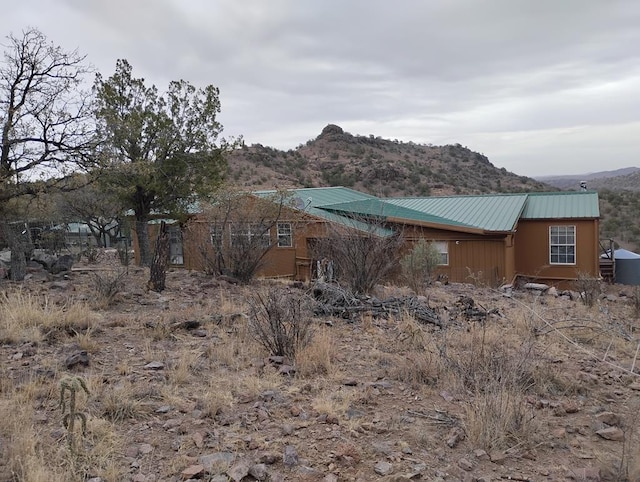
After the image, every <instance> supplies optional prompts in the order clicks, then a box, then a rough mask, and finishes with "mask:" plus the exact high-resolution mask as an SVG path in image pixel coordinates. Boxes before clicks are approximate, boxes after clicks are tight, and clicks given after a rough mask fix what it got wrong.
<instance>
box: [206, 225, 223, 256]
mask: <svg viewBox="0 0 640 482" xmlns="http://www.w3.org/2000/svg"><path fill="white" fill-rule="evenodd" d="M209 234H210V235H211V245H212V246H213V247H214V248H215V250H216V251H222V245H223V241H224V226H223V225H222V224H212V225H211V226H209Z"/></svg>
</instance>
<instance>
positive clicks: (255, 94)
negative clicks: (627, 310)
mask: <svg viewBox="0 0 640 482" xmlns="http://www.w3.org/2000/svg"><path fill="white" fill-rule="evenodd" d="M8 14H9V17H8V19H7V18H5V22H4V25H5V28H8V30H7V31H6V33H7V34H8V33H9V32H10V31H13V32H14V33H15V32H17V31H19V30H21V29H22V28H24V27H26V26H27V25H33V26H36V27H38V28H40V29H41V30H42V31H43V32H44V33H45V34H46V35H48V36H49V37H50V38H51V39H52V40H53V41H54V42H56V43H58V44H60V45H62V46H63V47H65V48H74V47H78V48H79V49H80V50H81V51H83V52H86V53H87V54H88V57H89V59H90V60H91V61H92V62H93V63H94V64H95V65H96V66H97V67H98V69H99V70H100V71H101V72H102V73H103V74H104V75H110V74H111V73H112V72H113V69H114V67H115V61H116V59H118V58H126V59H128V60H129V61H130V62H131V64H132V65H133V67H134V74H135V75H137V76H143V77H145V78H146V79H147V80H148V81H149V82H150V83H151V82H152V83H155V84H156V85H157V86H158V87H160V88H164V87H165V86H166V85H167V83H168V81H169V80H172V79H177V78H184V79H187V80H189V81H191V82H193V83H195V84H198V85H206V84H210V83H211V84H214V85H217V86H219V87H220V88H221V100H222V105H223V107H222V109H223V111H222V115H221V120H222V122H223V124H224V126H225V134H228V135H240V134H241V135H244V137H245V139H246V141H247V142H249V143H253V142H259V143H262V144H265V145H272V146H275V147H280V148H292V147H295V146H296V145H297V144H299V143H301V142H305V141H306V140H308V139H310V138H313V137H315V136H316V135H317V134H318V133H319V132H320V130H321V129H322V127H324V125H326V124H327V123H336V124H339V125H341V126H342V127H343V128H345V129H346V130H348V131H350V132H352V133H354V134H362V135H368V134H374V135H379V136H382V137H386V138H392V139H393V138H397V139H401V140H407V141H408V140H412V141H414V142H424V143H429V142H432V143H441V142H460V143H462V144H464V145H468V147H470V148H471V149H475V150H479V151H482V152H484V153H485V154H486V155H487V156H489V158H490V159H491V160H492V162H493V163H494V164H496V165H497V166H499V167H505V168H506V169H509V170H511V171H514V172H516V173H518V174H526V175H538V174H553V173H574V172H583V171H596V170H601V169H605V168H606V169H608V168H614V167H624V166H629V165H634V164H637V163H638V162H637V152H638V151H639V148H640V130H638V127H639V126H640V82H639V81H640V67H639V66H640V51H639V50H638V49H637V45H639V44H640V29H638V27H637V26H638V25H640V3H638V2H637V1H635V0H611V1H608V2H602V1H600V0H563V1H562V2H558V1H556V0H539V1H536V2H527V1H517V0H489V1H486V2H478V1H473V0H434V1H429V2H424V1H422V0H404V1H403V2H401V3H398V2H395V3H394V2H388V1H383V0H351V1H348V2H345V1H344V0H324V1H322V2H299V1H295V0H270V1H269V2H265V1H263V0H243V1H242V2H238V1H237V0H210V1H208V0H191V1H189V2H184V1H182V0H137V1H136V2H128V1H124V0H114V1H111V2H102V1H100V0H65V1H61V2H55V6H54V5H53V2H50V1H46V0H27V1H25V2H22V3H21V5H20V6H17V5H16V6H14V7H12V9H10V10H9V12H8ZM26 20H28V22H27V23H25V21H26Z"/></svg>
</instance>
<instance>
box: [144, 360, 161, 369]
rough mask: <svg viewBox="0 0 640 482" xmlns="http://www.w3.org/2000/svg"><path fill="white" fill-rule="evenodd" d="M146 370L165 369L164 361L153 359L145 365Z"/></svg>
mask: <svg viewBox="0 0 640 482" xmlns="http://www.w3.org/2000/svg"><path fill="white" fill-rule="evenodd" d="M142 368H144V369H145V370H164V363H162V362H160V361H152V362H149V363H147V364H146V365H145V366H143V367H142Z"/></svg>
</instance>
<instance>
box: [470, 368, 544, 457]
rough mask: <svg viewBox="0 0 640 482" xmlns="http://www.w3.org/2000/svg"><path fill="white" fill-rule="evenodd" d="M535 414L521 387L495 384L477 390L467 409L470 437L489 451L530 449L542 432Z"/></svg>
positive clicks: (477, 444) (503, 382) (475, 443)
mask: <svg viewBox="0 0 640 482" xmlns="http://www.w3.org/2000/svg"><path fill="white" fill-rule="evenodd" d="M533 410H534V408H533V406H532V405H531V404H529V403H528V402H527V400H526V394H525V393H524V391H523V390H522V389H521V388H520V387H517V386H514V385H513V384H511V383H509V382H507V381H506V380H503V381H501V382H495V383H492V384H491V385H490V386H487V387H486V388H485V389H484V390H476V392H475V393H474V396H473V399H472V400H470V401H469V402H468V403H467V405H466V407H465V415H466V416H465V420H464V426H465V431H466V433H467V437H468V438H469V439H470V440H471V441H472V442H473V443H474V445H475V446H478V447H483V448H485V449H487V450H490V449H507V448H510V447H514V446H521V447H524V448H527V447H530V446H531V445H532V444H533V443H534V441H535V440H536V434H537V432H538V430H539V428H540V427H539V426H538V423H537V420H536V419H535V417H534V413H533Z"/></svg>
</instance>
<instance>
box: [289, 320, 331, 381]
mask: <svg viewBox="0 0 640 482" xmlns="http://www.w3.org/2000/svg"><path fill="white" fill-rule="evenodd" d="M335 358H336V340H335V339H334V336H333V333H331V330H329V329H322V330H320V331H318V332H317V333H316V334H315V336H314V337H313V339H312V341H311V343H310V344H309V345H307V346H305V347H304V348H302V349H301V350H299V351H298V353H296V360H295V364H296V374H297V375H298V376H300V377H302V378H309V377H314V376H317V375H325V376H326V375H331V374H332V372H333V371H334V365H333V362H334V360H335Z"/></svg>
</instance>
